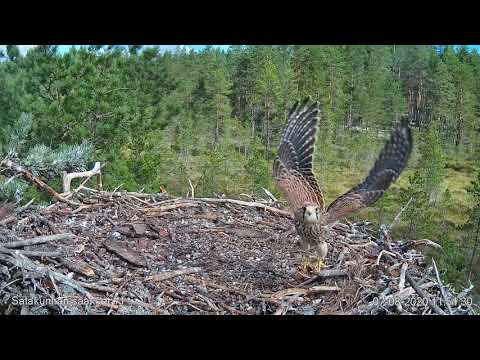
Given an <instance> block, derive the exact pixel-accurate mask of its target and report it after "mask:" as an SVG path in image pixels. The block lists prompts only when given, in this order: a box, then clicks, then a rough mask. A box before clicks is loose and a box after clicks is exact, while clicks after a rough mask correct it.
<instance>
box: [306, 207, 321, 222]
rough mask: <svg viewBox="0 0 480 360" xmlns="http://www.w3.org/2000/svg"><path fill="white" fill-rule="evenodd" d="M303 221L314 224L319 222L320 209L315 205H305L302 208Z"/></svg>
mask: <svg viewBox="0 0 480 360" xmlns="http://www.w3.org/2000/svg"><path fill="white" fill-rule="evenodd" d="M303 221H304V222H305V223H307V224H314V223H317V222H319V221H320V208H319V207H318V206H316V205H306V206H305V207H304V208H303Z"/></svg>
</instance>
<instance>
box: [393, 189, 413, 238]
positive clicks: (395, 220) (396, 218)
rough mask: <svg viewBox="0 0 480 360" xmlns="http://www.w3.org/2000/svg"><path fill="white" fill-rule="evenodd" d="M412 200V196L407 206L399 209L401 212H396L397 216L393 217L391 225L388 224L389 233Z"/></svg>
mask: <svg viewBox="0 0 480 360" xmlns="http://www.w3.org/2000/svg"><path fill="white" fill-rule="evenodd" d="M412 200H413V196H412V197H411V198H410V200H408V202H407V204H406V205H405V206H404V207H402V208H401V210H400V211H399V212H398V214H397V215H396V216H395V218H394V219H393V221H392V223H391V224H390V226H389V227H388V230H389V231H391V230H392V228H393V227H394V226H395V225H396V224H397V222H398V221H399V220H400V216H402V213H403V212H404V211H405V210H406V209H407V208H408V205H410V203H411V202H412Z"/></svg>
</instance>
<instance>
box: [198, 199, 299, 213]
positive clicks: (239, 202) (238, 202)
mask: <svg viewBox="0 0 480 360" xmlns="http://www.w3.org/2000/svg"><path fill="white" fill-rule="evenodd" d="M196 200H200V201H205V202H213V203H230V204H236V205H241V206H250V207H256V208H259V209H263V210H266V211H269V212H271V213H273V214H276V215H281V216H285V217H288V218H293V216H292V214H291V212H289V211H285V210H280V209H277V208H274V207H271V206H267V205H265V204H262V203H259V202H246V201H242V200H235V199H215V198H198V199H196Z"/></svg>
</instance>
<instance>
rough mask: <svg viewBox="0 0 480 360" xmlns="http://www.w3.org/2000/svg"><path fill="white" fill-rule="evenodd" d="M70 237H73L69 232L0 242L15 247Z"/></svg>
mask: <svg viewBox="0 0 480 360" xmlns="http://www.w3.org/2000/svg"><path fill="white" fill-rule="evenodd" d="M72 237H73V234H70V233H64V234H55V235H46V236H38V237H35V238H32V239H25V240H18V241H12V242H8V243H4V244H2V246H3V247H5V248H8V249H15V248H19V247H23V246H30V245H37V244H43V243H46V242H50V241H61V240H69V239H71V238H72Z"/></svg>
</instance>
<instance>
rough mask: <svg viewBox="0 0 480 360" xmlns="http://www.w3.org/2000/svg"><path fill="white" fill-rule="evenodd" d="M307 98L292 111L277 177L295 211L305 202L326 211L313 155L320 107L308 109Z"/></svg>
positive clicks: (276, 167) (276, 164) (275, 166)
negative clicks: (314, 172)
mask: <svg viewBox="0 0 480 360" xmlns="http://www.w3.org/2000/svg"><path fill="white" fill-rule="evenodd" d="M309 101H310V99H309V98H307V99H306V100H305V101H304V102H303V103H302V104H301V105H299V104H298V103H296V104H295V105H294V106H293V108H292V109H291V110H290V113H289V118H288V125H287V128H286V129H285V133H284V135H283V137H282V141H281V143H280V146H279V149H278V156H277V158H276V159H275V161H274V163H273V176H274V178H275V179H276V181H277V184H278V186H279V187H280V189H281V190H282V191H283V193H284V194H285V197H286V198H287V201H288V203H289V205H290V207H291V208H292V210H293V211H296V210H297V209H299V208H301V207H302V206H304V204H305V203H313V204H318V205H319V206H320V207H321V208H322V210H323V208H324V201H323V194H322V191H321V189H320V186H319V185H318V182H317V180H316V178H315V175H314V174H313V170H312V167H313V154H314V151H315V141H316V134H317V129H318V114H319V107H318V106H319V105H318V103H314V104H312V105H310V106H307V104H308V102H309Z"/></svg>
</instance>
